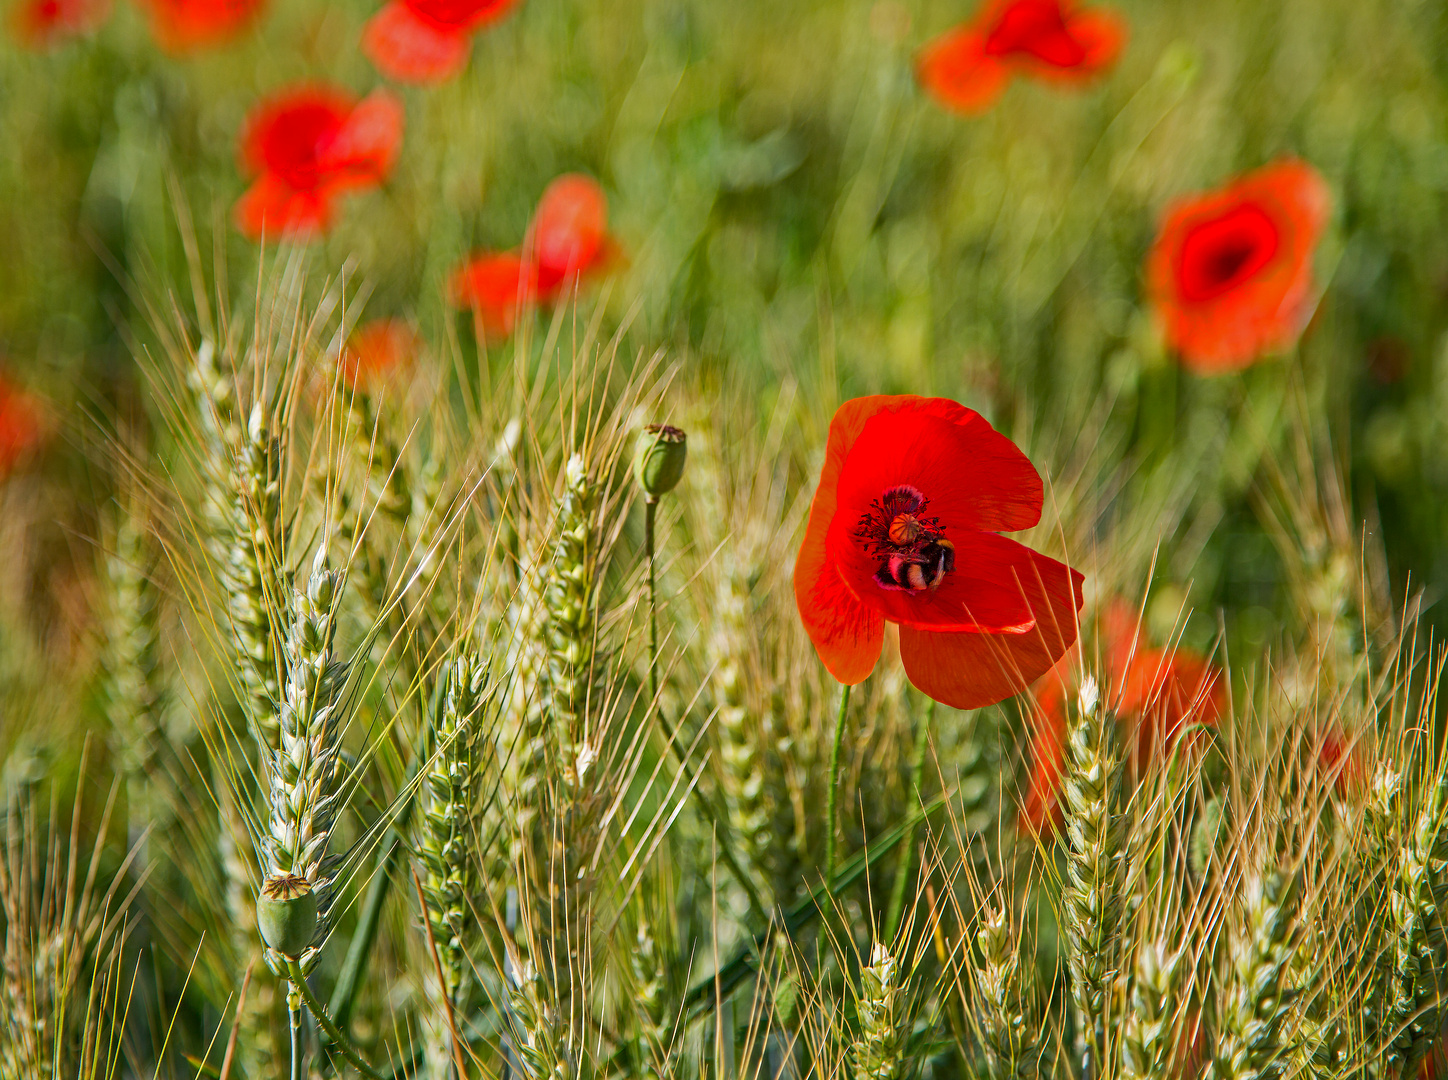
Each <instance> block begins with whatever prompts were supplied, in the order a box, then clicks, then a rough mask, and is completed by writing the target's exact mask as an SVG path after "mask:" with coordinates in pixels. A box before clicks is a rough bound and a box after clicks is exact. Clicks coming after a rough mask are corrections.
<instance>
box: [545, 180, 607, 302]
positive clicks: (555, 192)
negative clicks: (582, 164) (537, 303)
mask: <svg viewBox="0 0 1448 1080" xmlns="http://www.w3.org/2000/svg"><path fill="white" fill-rule="evenodd" d="M524 246H525V250H526V252H527V254H528V258H529V260H530V262H532V263H533V264H534V265H535V266H536V267H537V281H538V290H539V294H540V295H541V296H542V297H543V298H544V299H551V298H552V297H554V296H556V295H558V294H559V293H560V292H562V291H563V290H564V289H566V288H567V286H568V284H569V283H570V282H571V281H572V279H573V278H574V277H576V276H581V275H584V274H588V273H590V272H593V271H595V270H597V269H599V268H600V267H602V266H603V265H605V264H606V263H607V261H608V258H609V256H610V254H611V251H612V247H613V245H612V241H611V240H610V239H609V236H608V199H607V197H606V196H605V195H604V193H603V188H602V187H600V186H599V184H598V181H597V180H594V179H592V178H591V177H588V176H584V175H582V174H581V173H568V174H566V175H564V176H560V177H558V178H557V179H556V180H554V181H553V182H552V183H551V184H549V185H548V187H547V188H545V189H544V191H543V196H542V198H540V199H539V200H538V209H537V210H536V211H534V214H533V224H532V225H531V226H530V227H529V230H528V240H527V243H526V244H525V245H524Z"/></svg>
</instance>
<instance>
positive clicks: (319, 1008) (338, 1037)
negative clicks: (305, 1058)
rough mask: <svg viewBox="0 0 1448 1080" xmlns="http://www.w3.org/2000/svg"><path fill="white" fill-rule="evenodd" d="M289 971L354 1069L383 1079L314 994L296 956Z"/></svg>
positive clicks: (289, 961)
mask: <svg viewBox="0 0 1448 1080" xmlns="http://www.w3.org/2000/svg"><path fill="white" fill-rule="evenodd" d="M287 971H288V972H289V973H290V975H291V977H292V986H293V988H294V989H295V990H296V991H297V993H298V994H300V995H301V996H302V1000H303V1001H305V1002H306V1003H307V1008H309V1009H311V1010H312V1015H313V1016H315V1017H316V1018H317V1023H319V1024H321V1025H322V1030H323V1031H325V1032H326V1033H327V1036H328V1038H330V1039H331V1040H332V1042H334V1043H335V1044H336V1045H337V1049H338V1050H340V1051H342V1056H343V1057H345V1058H346V1059H347V1060H348V1061H349V1062H351V1063H352V1067H353V1068H354V1069H356V1070H357V1071H358V1072H360V1073H361V1074H362V1075H363V1076H366V1077H369V1080H382V1076H381V1074H379V1073H377V1072H376V1071H374V1070H373V1069H372V1067H371V1066H370V1065H368V1064H367V1062H365V1061H363V1060H362V1055H361V1054H359V1053H358V1052H357V1048H356V1047H355V1046H353V1045H352V1040H350V1039H348V1038H347V1036H346V1035H344V1034H342V1029H341V1028H339V1027H338V1026H337V1025H336V1024H334V1023H333V1022H332V1018H331V1017H330V1016H328V1015H327V1010H326V1008H325V1007H324V1006H323V1005H322V1003H321V1002H320V1001H318V1000H317V999H316V998H315V997H313V996H312V991H311V988H310V987H308V986H307V977H306V976H305V975H304V974H302V965H301V961H299V960H298V959H297V958H296V957H294V956H289V957H287ZM292 1038H293V1040H294V1042H293V1046H295V1038H296V1036H295V1035H293V1036H292ZM296 1067H297V1055H296V1054H295V1053H293V1055H292V1069H293V1071H295V1070H296Z"/></svg>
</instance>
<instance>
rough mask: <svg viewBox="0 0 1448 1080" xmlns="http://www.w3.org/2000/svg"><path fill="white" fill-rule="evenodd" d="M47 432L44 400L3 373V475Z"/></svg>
mask: <svg viewBox="0 0 1448 1080" xmlns="http://www.w3.org/2000/svg"><path fill="white" fill-rule="evenodd" d="M45 435H46V421H45V413H44V410H43V408H42V406H41V404H40V400H39V399H38V398H36V397H35V396H34V395H33V394H29V393H27V392H26V391H24V390H21V389H20V388H19V387H18V386H16V385H15V384H14V383H12V382H11V381H10V380H9V379H7V378H5V377H4V376H3V375H0V477H5V476H8V475H10V473H11V472H13V471H14V469H15V466H16V465H17V464H19V463H20V461H21V460H22V459H23V458H24V457H25V456H26V455H27V454H29V453H30V452H31V451H32V450H34V449H35V448H36V447H38V446H39V445H40V444H41V443H42V442H43V441H44V440H45Z"/></svg>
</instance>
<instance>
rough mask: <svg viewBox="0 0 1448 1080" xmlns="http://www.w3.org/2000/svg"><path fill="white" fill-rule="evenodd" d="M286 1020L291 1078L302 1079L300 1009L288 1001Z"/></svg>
mask: <svg viewBox="0 0 1448 1080" xmlns="http://www.w3.org/2000/svg"><path fill="white" fill-rule="evenodd" d="M299 970H300V969H299ZM287 1021H288V1027H290V1029H291V1033H292V1065H291V1070H290V1075H291V1080H302V1074H303V1073H304V1072H305V1071H306V1070H305V1069H303V1068H302V1010H301V1009H300V1008H296V1009H294V1008H292V1006H291V1003H290V1002H288V1003H287Z"/></svg>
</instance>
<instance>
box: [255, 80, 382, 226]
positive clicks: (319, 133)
mask: <svg viewBox="0 0 1448 1080" xmlns="http://www.w3.org/2000/svg"><path fill="white" fill-rule="evenodd" d="M401 140H402V105H401V104H400V103H399V102H398V101H397V99H396V98H394V97H393V96H392V95H391V94H388V93H387V92H385V91H381V90H378V91H374V92H373V93H371V94H369V95H368V96H367V97H366V98H365V99H364V100H362V101H361V102H355V101H354V100H353V99H352V97H351V96H349V95H348V94H347V93H346V92H345V91H342V90H337V89H333V88H330V87H316V86H306V87H301V88H298V89H294V90H290V91H288V92H286V93H284V94H281V95H278V96H276V97H273V98H271V99H270V100H269V101H266V102H264V103H262V105H261V106H259V107H258V108H257V109H255V110H254V111H253V112H252V114H251V115H250V116H249V117H248V118H247V122H246V130H245V132H244V134H243V136H242V144H241V154H242V161H243V163H244V164H245V166H246V168H247V169H248V171H250V172H254V173H257V174H259V175H258V176H257V179H256V181H255V182H254V183H253V184H252V186H251V187H250V189H248V190H247V192H246V194H245V195H243V196H242V197H241V198H240V200H238V201H237V204H236V210H235V214H236V222H237V225H238V226H240V228H241V230H242V231H243V232H245V233H246V234H247V235H249V236H252V237H260V236H261V235H263V233H265V234H267V235H270V236H276V235H282V236H287V237H294V238H300V237H308V236H312V235H314V234H316V233H319V232H323V231H325V230H326V229H327V228H328V227H329V226H330V225H331V221H332V203H333V201H334V200H335V199H336V197H337V196H338V195H341V194H344V193H346V192H348V191H358V190H363V189H366V188H370V187H375V186H377V185H378V184H380V183H381V182H382V181H383V180H384V179H386V177H387V175H388V173H390V172H391V171H392V166H393V163H394V162H395V161H396V159H397V147H398V143H399V142H401Z"/></svg>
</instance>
